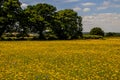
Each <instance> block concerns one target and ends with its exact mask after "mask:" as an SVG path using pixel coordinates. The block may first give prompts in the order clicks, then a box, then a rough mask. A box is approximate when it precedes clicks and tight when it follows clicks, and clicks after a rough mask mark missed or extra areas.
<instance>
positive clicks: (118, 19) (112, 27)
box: [82, 13, 120, 32]
mask: <svg viewBox="0 0 120 80" xmlns="http://www.w3.org/2000/svg"><path fill="white" fill-rule="evenodd" d="M82 23H83V29H84V31H85V32H89V31H90V30H91V29H92V28H93V27H101V28H102V29H103V30H104V31H105V32H119V31H120V14H116V13H102V14H96V15H92V16H84V17H83V22H82Z"/></svg>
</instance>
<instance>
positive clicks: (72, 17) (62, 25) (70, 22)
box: [52, 9, 82, 39]
mask: <svg viewBox="0 0 120 80" xmlns="http://www.w3.org/2000/svg"><path fill="white" fill-rule="evenodd" d="M54 18H55V19H54V24H53V25H54V26H53V27H52V29H53V31H54V33H55V34H56V36H57V37H58V38H59V39H71V38H72V37H73V36H75V35H76V33H77V32H79V31H80V32H81V31H82V28H81V20H82V19H81V17H78V16H77V13H76V12H75V11H73V10H71V9H65V10H60V11H58V12H57V13H56V14H55V17H54Z"/></svg>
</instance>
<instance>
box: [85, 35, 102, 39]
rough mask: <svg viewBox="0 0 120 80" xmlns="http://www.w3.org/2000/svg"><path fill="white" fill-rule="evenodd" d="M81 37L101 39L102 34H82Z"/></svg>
mask: <svg viewBox="0 0 120 80" xmlns="http://www.w3.org/2000/svg"><path fill="white" fill-rule="evenodd" d="M83 38H84V39H103V36H99V35H84V36H83Z"/></svg>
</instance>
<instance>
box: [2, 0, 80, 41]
mask: <svg viewBox="0 0 120 80" xmlns="http://www.w3.org/2000/svg"><path fill="white" fill-rule="evenodd" d="M81 23H82V17H81V16H78V14H77V12H75V11H73V10H71V9H65V10H60V11H56V7H54V6H53V5H50V4H46V3H39V4H36V5H29V6H27V8H25V9H22V8H21V3H20V2H19V0H1V1H0V37H1V36H2V34H3V33H4V32H7V33H18V34H19V37H23V38H24V37H26V36H27V35H28V33H36V34H39V37H38V38H39V39H50V38H51V39H53V38H55V39H56V38H58V39H75V38H80V37H82V24H81ZM48 28H49V29H51V30H50V32H51V33H52V35H51V34H47V37H46V34H44V32H45V31H46V30H47V29H48ZM48 36H49V37H48Z"/></svg>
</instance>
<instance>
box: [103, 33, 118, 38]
mask: <svg viewBox="0 0 120 80" xmlns="http://www.w3.org/2000/svg"><path fill="white" fill-rule="evenodd" d="M105 36H106V37H120V33H114V32H108V33H106V35H105Z"/></svg>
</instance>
